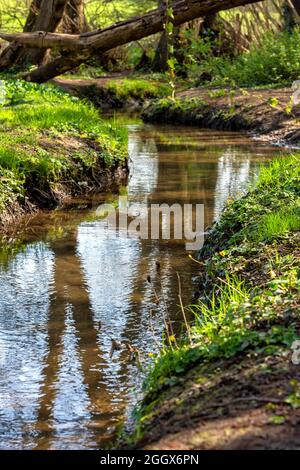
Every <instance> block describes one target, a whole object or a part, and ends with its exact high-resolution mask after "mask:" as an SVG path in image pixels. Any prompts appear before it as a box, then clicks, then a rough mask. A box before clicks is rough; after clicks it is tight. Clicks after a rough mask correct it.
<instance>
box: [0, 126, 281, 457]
mask: <svg viewBox="0 0 300 470" xmlns="http://www.w3.org/2000/svg"><path fill="white" fill-rule="evenodd" d="M127 125H128V129H129V153H130V159H131V160H130V170H131V176H130V181H129V184H128V187H127V188H124V190H123V194H126V193H127V195H128V198H129V201H130V203H133V202H134V203H137V204H141V203H147V204H150V203H167V204H173V203H180V204H184V203H201V204H204V205H205V224H206V226H209V225H210V224H211V223H212V221H213V220H214V219H217V218H218V217H219V216H220V213H221V210H222V208H223V207H224V205H225V204H226V201H227V200H228V198H233V197H235V196H237V195H239V194H242V193H243V191H245V188H246V187H247V184H248V182H249V181H251V180H253V179H254V178H255V175H257V173H258V171H259V167H260V164H261V163H265V162H267V161H268V160H269V159H271V158H272V157H273V156H274V155H276V154H279V153H280V150H279V149H276V148H274V147H272V148H270V147H268V146H265V145H262V144H259V143H257V142H254V141H251V140H250V139H249V138H248V137H245V136H244V135H241V134H237V133H229V132H217V131H208V130H199V129H193V128H186V127H180V126H176V127H171V126H165V127H164V126H150V125H143V124H140V123H135V122H132V123H129V124H127ZM105 200H106V201H108V202H114V204H115V205H116V204H117V202H116V201H117V200H118V199H117V196H115V195H107V196H105ZM101 202H103V197H100V196H98V197H95V198H91V199H89V200H83V201H75V202H74V204H73V205H71V207H69V208H68V209H64V210H58V211H54V212H51V213H45V214H40V215H38V216H36V217H35V218H34V219H33V220H30V223H29V224H27V226H26V227H24V233H22V234H21V236H20V237H21V242H20V243H19V245H18V246H16V247H15V248H14V249H13V250H9V249H7V250H6V251H5V252H3V253H1V257H0V448H1V449H93V448H101V447H103V446H105V445H107V444H108V443H109V442H111V440H112V438H113V436H114V432H115V429H116V427H117V425H118V424H119V423H120V422H122V420H123V419H124V416H126V415H128V414H129V412H130V410H131V409H132V406H133V405H134V404H135V403H136V402H137V400H138V399H139V397H140V390H141V382H142V379H143V372H142V371H141V370H140V368H139V367H138V366H137V364H136V362H133V361H131V360H130V357H129V354H128V351H127V350H125V349H122V350H117V351H115V352H114V354H113V356H112V357H111V346H112V339H113V340H116V341H118V342H124V341H128V342H129V343H130V344H131V345H132V346H134V347H135V348H137V349H138V350H139V352H140V358H141V362H142V365H143V367H144V368H145V367H146V366H147V364H149V361H151V358H150V356H151V353H153V352H155V351H156V347H157V345H156V341H158V342H160V341H161V336H162V332H163V329H164V321H163V315H162V312H161V311H160V309H159V308H158V307H157V305H156V303H155V295H154V293H153V287H152V285H151V284H150V283H149V282H147V277H148V276H151V279H152V282H153V286H155V290H156V291H157V293H158V295H159V296H161V295H162V297H163V301H164V303H165V304H166V305H165V307H166V308H167V310H168V311H169V315H170V316H171V317H172V319H174V320H175V319H178V318H179V317H178V315H179V308H178V279H177V275H176V273H177V272H178V273H179V274H180V278H181V284H182V292H183V302H184V304H187V303H188V302H189V301H190V300H191V298H192V296H193V292H194V290H195V288H196V286H195V285H194V282H193V279H194V277H195V275H196V273H197V264H196V263H195V262H193V261H192V260H191V259H190V258H189V257H188V253H187V252H186V249H185V242H184V241H182V242H180V241H174V240H170V241H167V240H161V239H160V240H152V241H151V240H140V239H139V238H138V237H136V236H131V237H127V236H125V233H123V232H122V231H120V232H119V233H118V234H117V235H115V234H113V233H112V231H111V230H110V229H109V228H107V226H106V223H105V220H103V219H101V218H97V217H96V216H95V211H96V208H97V206H98V205H99V204H100V203H101ZM161 292H162V293H163V294H161ZM150 310H152V313H153V318H152V328H150V326H149V316H150V313H149V312H150Z"/></svg>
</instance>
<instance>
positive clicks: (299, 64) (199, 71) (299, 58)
mask: <svg viewBox="0 0 300 470" xmlns="http://www.w3.org/2000/svg"><path fill="white" fill-rule="evenodd" d="M299 42H300V29H299V27H296V28H295V29H294V30H293V31H292V32H281V33H270V32H268V33H266V34H265V36H264V38H263V40H262V43H261V44H260V45H256V44H253V45H252V46H251V48H250V51H249V52H245V53H243V54H241V55H239V56H237V57H234V58H233V59H230V58H228V57H226V56H221V57H216V56H214V54H212V49H213V46H214V44H213V43H212V42H211V41H210V40H209V39H204V40H199V41H196V42H195V41H193V42H192V46H190V52H189V55H190V56H191V57H193V62H192V67H191V71H192V75H193V76H194V77H195V76H198V77H199V83H205V80H206V79H205V77H207V76H210V77H211V79H210V80H209V82H212V83H213V84H219V85H226V84H227V85H238V86H261V85H270V84H286V83H291V82H292V81H293V80H296V79H298V78H299V74H300V50H299V47H298V44H299ZM200 57H201V60H200ZM201 77H204V78H203V79H201Z"/></svg>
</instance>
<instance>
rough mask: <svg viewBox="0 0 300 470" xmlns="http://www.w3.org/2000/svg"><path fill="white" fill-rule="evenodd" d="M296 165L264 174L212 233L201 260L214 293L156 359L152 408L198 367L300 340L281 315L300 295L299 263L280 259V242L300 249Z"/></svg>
mask: <svg viewBox="0 0 300 470" xmlns="http://www.w3.org/2000/svg"><path fill="white" fill-rule="evenodd" d="M299 161H300V155H299V154H297V155H293V156H290V157H285V158H280V159H278V160H274V162H272V163H271V164H270V165H269V166H268V167H266V168H265V169H264V168H263V169H262V170H261V173H260V177H259V179H258V181H257V184H256V187H255V188H252V189H251V190H250V192H249V193H248V195H246V196H245V197H243V198H241V199H240V200H238V201H235V202H234V203H233V204H231V205H230V206H228V207H227V209H226V210H225V212H224V213H223V215H222V217H221V220H220V222H219V223H218V224H217V225H216V226H215V227H214V229H213V231H212V233H211V236H210V240H211V243H210V244H208V247H204V250H203V253H202V256H204V259H205V260H206V261H205V267H204V269H205V272H206V276H207V277H208V278H210V279H211V283H212V288H211V290H208V289H206V294H205V295H203V297H202V298H201V300H200V301H199V302H198V303H196V304H195V305H191V306H190V307H189V311H190V313H192V314H193V316H194V322H193V325H192V327H191V329H190V332H189V335H184V336H183V337H181V338H180V339H179V340H178V339H177V344H178V345H179V346H178V347H176V346H172V348H171V347H167V346H165V347H164V349H163V351H162V352H161V354H160V355H159V356H158V357H157V358H156V360H155V362H154V364H153V366H152V368H151V370H150V372H149V375H148V377H147V380H146V382H145V390H146V392H147V396H148V397H151V398H150V400H152V399H153V396H154V397H155V396H156V395H157V392H159V391H160V390H161V389H162V388H164V387H167V386H172V385H173V384H175V383H177V382H178V378H179V377H180V375H182V374H183V373H185V372H186V371H187V370H189V369H190V368H192V367H194V365H196V364H199V363H200V362H201V363H204V364H205V363H207V362H212V361H219V360H223V359H229V358H232V357H235V356H243V355H245V354H255V355H256V356H257V355H262V356H264V355H269V354H281V352H282V351H284V350H286V349H288V348H289V347H290V345H291V344H292V342H293V341H294V340H295V339H296V338H297V334H296V333H297V332H296V328H295V324H294V323H293V321H290V322H289V325H288V326H287V325H286V324H285V323H284V322H282V317H281V315H282V314H283V312H286V311H289V310H292V308H293V307H292V306H293V305H294V304H295V302H296V299H297V296H299V295H300V278H299V274H298V272H299V269H300V264H299V259H298V258H297V256H296V255H295V256H294V255H292V256H291V255H289V254H287V255H285V254H284V252H283V253H282V252H279V251H278V250H277V248H276V247H277V245H276V238H278V237H280V236H285V237H289V238H288V240H289V241H288V243H289V244H290V245H291V246H293V243H294V244H295V243H296V245H295V246H297V241H296V240H297V236H298V235H297V232H296V233H295V237H294V236H293V232H295V231H299V230H300V225H299V211H298V209H297V208H295V205H294V203H295V202H297V201H298V202H299V199H298V196H299V181H300V178H299V171H300V165H299ZM287 207H289V208H290V209H286V208H287ZM284 208H285V210H284ZM293 237H294V238H293ZM259 242H260V244H259ZM262 242H263V243H262ZM220 249H221V250H222V251H220ZM252 259H255V260H256V263H258V266H257V268H256V269H255V270H254V273H253V277H252V275H251V274H250V273H249V268H248V267H247V266H248V263H249V260H252ZM266 259H267V260H268V261H267V262H266ZM252 264H253V261H252ZM260 264H262V266H263V268H262V269H263V270H262V273H259V265H260ZM261 276H263V277H264V282H262V281H261V280H260V277H261ZM207 277H206V279H207ZM189 337H190V338H189ZM190 339H191V341H190ZM180 341H181V343H180ZM293 400H294V399H293ZM294 401H295V400H294Z"/></svg>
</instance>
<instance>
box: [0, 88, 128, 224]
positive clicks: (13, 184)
mask: <svg viewBox="0 0 300 470" xmlns="http://www.w3.org/2000/svg"><path fill="white" fill-rule="evenodd" d="M3 86H4V90H3V93H4V100H5V102H4V103H3V104H2V106H1V109H0V120H1V124H2V129H1V136H0V137H1V145H0V176H1V178H0V192H1V195H0V231H1V232H5V231H7V230H9V229H10V228H11V227H12V226H13V225H14V224H15V223H16V222H18V221H19V220H20V218H21V217H22V216H23V215H25V214H30V213H34V212H36V211H37V210H39V209H53V208H55V207H57V206H59V205H60V204H62V203H63V202H65V201H66V200H67V199H68V198H70V197H73V196H79V195H82V194H88V193H90V192H92V191H95V192H103V191H107V190H114V189H117V188H118V186H119V185H120V184H121V183H126V180H127V175H128V167H127V131H126V129H124V128H117V127H116V126H115V125H114V124H112V123H110V122H108V121H103V120H102V119H101V118H100V116H99V114H98V112H97V110H96V109H95V108H94V107H93V106H92V105H90V104H87V103H84V102H82V101H79V100H78V99H77V98H73V97H70V95H69V94H66V93H65V92H62V91H61V90H58V89H56V88H54V87H51V86H50V87H49V86H40V87H39V86H36V85H33V84H29V83H26V82H21V81H13V80H8V81H5V82H4V85H3Z"/></svg>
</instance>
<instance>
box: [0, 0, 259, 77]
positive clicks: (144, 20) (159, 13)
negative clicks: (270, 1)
mask: <svg viewBox="0 0 300 470" xmlns="http://www.w3.org/2000/svg"><path fill="white" fill-rule="evenodd" d="M258 1H259V0H177V1H175V2H174V3H173V14H174V20H173V23H174V26H179V25H180V24H183V23H185V22H187V21H191V20H193V19H195V18H199V17H204V16H207V15H209V14H213V13H216V12H218V11H221V10H227V9H230V8H234V7H237V6H241V5H246V4H249V3H257V2H258ZM164 24H165V8H164V7H163V8H158V9H156V10H153V11H151V12H149V13H147V14H145V15H143V16H139V17H136V18H133V19H131V20H128V21H124V22H120V23H117V24H115V25H112V26H110V27H108V28H105V29H102V30H97V31H94V32H91V33H85V34H81V35H75V36H73V38H72V37H71V36H70V35H64V34H51V33H47V32H36V33H23V34H3V33H1V34H0V37H2V38H3V39H6V40H8V41H14V42H17V43H19V44H22V45H27V46H28V47H40V48H51V47H56V48H58V49H60V50H61V51H68V52H67V54H66V53H65V52H62V55H61V56H60V57H58V58H57V59H55V60H54V61H52V62H50V63H49V64H46V65H45V66H42V67H39V68H38V69H37V70H34V71H33V72H30V73H29V74H27V75H26V76H25V78H26V79H27V80H29V81H34V82H38V83H42V82H45V81H47V80H49V79H51V78H54V77H55V76H57V75H59V74H61V73H64V72H66V71H69V70H72V68H74V67H77V66H79V65H80V64H81V63H83V62H85V61H86V60H88V59H89V58H90V57H92V56H93V55H94V54H95V53H97V54H99V53H104V52H106V51H109V50H110V49H114V48H115V47H117V46H121V45H123V44H127V43H129V42H131V41H136V40H139V39H142V38H144V37H147V36H150V35H152V34H156V33H158V32H160V31H163V30H164Z"/></svg>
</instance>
